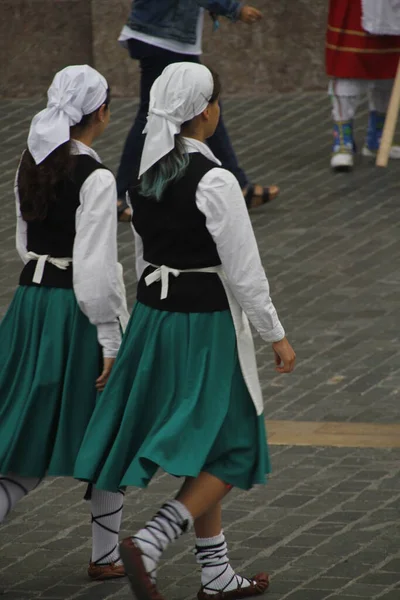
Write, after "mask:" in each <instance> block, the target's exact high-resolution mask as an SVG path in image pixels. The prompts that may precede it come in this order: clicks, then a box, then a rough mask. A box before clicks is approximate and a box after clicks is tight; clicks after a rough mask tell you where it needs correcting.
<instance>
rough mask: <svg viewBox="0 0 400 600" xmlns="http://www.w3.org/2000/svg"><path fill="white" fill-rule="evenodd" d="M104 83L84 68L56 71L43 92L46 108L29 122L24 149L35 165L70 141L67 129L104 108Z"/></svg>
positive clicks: (67, 68) (105, 90)
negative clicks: (27, 150)
mask: <svg viewBox="0 0 400 600" xmlns="http://www.w3.org/2000/svg"><path fill="white" fill-rule="evenodd" d="M107 89H108V85H107V81H106V79H105V78H104V77H103V75H101V74H100V73H98V72H97V71H96V70H95V69H93V68H92V67H89V66H88V65H75V66H71V67H66V68H65V69H63V70H62V71H59V72H58V73H57V74H56V76H55V77H54V79H53V82H52V84H51V86H50V87H49V90H48V92H47V99H48V101H47V107H46V108H45V109H44V110H42V111H41V112H40V113H38V114H37V115H35V117H33V119H32V123H31V127H30V130H29V136H28V148H29V151H30V153H31V154H32V156H33V159H34V161H35V163H36V164H37V165H38V164H39V163H41V162H42V161H43V160H44V159H45V158H46V157H47V156H48V155H49V154H50V153H51V152H53V150H55V149H56V148H58V146H61V144H63V143H64V142H67V141H68V140H69V139H70V131H69V128H70V127H72V126H73V125H76V124H77V123H79V122H80V121H81V119H82V117H83V116H84V115H89V114H90V113H92V112H94V111H95V110H96V109H98V108H100V106H101V105H102V104H104V102H105V100H106V98H107Z"/></svg>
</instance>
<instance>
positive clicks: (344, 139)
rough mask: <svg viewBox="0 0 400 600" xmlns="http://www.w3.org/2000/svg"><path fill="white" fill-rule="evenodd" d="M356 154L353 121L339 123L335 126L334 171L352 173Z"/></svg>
mask: <svg viewBox="0 0 400 600" xmlns="http://www.w3.org/2000/svg"><path fill="white" fill-rule="evenodd" d="M354 152H355V144H354V138H353V121H337V122H336V123H334V125H333V146H332V157H331V167H332V169H334V170H335V171H350V170H351V169H352V168H353V164H354Z"/></svg>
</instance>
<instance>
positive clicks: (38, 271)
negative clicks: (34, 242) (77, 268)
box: [26, 252, 129, 332]
mask: <svg viewBox="0 0 400 600" xmlns="http://www.w3.org/2000/svg"><path fill="white" fill-rule="evenodd" d="M26 256H27V258H29V259H30V260H37V264H36V267H35V272H34V274H33V278H32V282H33V283H37V284H40V283H41V282H42V278H43V272H44V267H45V264H46V262H49V263H51V264H52V265H54V266H55V267H57V269H61V270H62V271H65V269H67V268H68V266H69V265H70V264H71V263H72V258H54V257H53V256H50V255H49V254H36V252H28V253H27V255H26ZM117 278H118V280H117V288H118V291H119V293H120V296H121V299H122V303H121V310H120V314H119V315H118V318H119V322H120V325H121V329H122V332H125V329H126V328H127V325H128V321H129V311H128V305H127V302H126V291H125V284H124V270H123V267H122V265H121V264H120V263H117Z"/></svg>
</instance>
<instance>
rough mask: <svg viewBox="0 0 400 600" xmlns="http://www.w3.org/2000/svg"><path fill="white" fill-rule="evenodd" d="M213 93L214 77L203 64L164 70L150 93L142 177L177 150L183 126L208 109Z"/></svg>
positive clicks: (172, 66) (182, 65) (185, 63)
mask: <svg viewBox="0 0 400 600" xmlns="http://www.w3.org/2000/svg"><path fill="white" fill-rule="evenodd" d="M213 90H214V81H213V76H212V74H211V71H210V70H209V69H207V67H205V66H203V65H199V64H196V63H189V62H184V63H174V64H172V65H169V66H168V67H167V68H166V69H164V71H163V72H162V74H161V75H160V77H158V79H156V81H155V82H154V83H153V86H152V88H151V91H150V107H149V114H148V116H147V125H146V127H145V128H144V130H143V133H145V134H146V139H145V142H144V148H143V154H142V160H141V163H140V169H139V177H140V176H141V175H143V173H145V172H146V171H148V169H150V167H152V166H153V165H154V164H155V163H156V162H157V161H159V160H160V159H161V158H162V157H163V156H165V155H166V154H168V152H170V151H171V150H172V149H173V148H174V146H175V135H176V134H178V133H180V131H181V126H182V124H183V123H185V122H186V121H189V120H190V119H193V118H194V117H197V115H200V114H201V113H202V112H203V110H204V109H205V108H207V106H208V104H209V101H210V98H211V97H212V94H213Z"/></svg>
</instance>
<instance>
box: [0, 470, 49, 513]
mask: <svg viewBox="0 0 400 600" xmlns="http://www.w3.org/2000/svg"><path fill="white" fill-rule="evenodd" d="M40 481H41V479H40V478H39V477H20V476H19V475H13V474H9V475H0V523H1V522H2V521H4V519H5V518H6V516H7V515H8V513H9V512H10V511H11V510H12V509H13V508H14V506H15V505H16V504H17V502H19V500H21V498H23V497H24V496H26V495H27V494H29V492H31V491H32V490H34V489H35V487H37V486H38V485H39V483H40Z"/></svg>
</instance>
